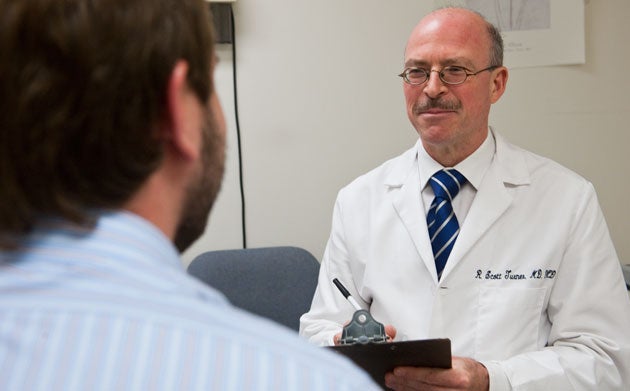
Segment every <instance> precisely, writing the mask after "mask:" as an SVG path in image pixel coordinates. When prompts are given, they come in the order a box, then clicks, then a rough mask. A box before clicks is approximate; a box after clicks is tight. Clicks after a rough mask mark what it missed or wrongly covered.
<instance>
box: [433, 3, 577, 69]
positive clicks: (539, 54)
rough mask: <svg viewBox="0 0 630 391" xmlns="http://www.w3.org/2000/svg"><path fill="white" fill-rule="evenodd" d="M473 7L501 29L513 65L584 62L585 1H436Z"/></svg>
mask: <svg viewBox="0 0 630 391" xmlns="http://www.w3.org/2000/svg"><path fill="white" fill-rule="evenodd" d="M434 3H435V5H436V7H443V6H448V5H456V6H463V7H467V8H471V9H473V10H475V11H477V12H479V13H481V14H482V15H484V16H485V17H486V19H488V21H490V22H492V23H493V24H494V25H495V26H497V27H498V28H499V30H501V34H502V35H503V41H504V46H505V48H504V49H505V55H504V63H505V65H506V66H507V67H509V68H524V67H535V66H545V65H567V64H584V62H585V49H584V0H458V1H447V0H435V1H434Z"/></svg>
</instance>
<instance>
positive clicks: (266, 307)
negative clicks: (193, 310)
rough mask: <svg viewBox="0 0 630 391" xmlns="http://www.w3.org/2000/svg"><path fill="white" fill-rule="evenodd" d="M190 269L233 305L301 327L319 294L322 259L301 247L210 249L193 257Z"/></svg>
mask: <svg viewBox="0 0 630 391" xmlns="http://www.w3.org/2000/svg"><path fill="white" fill-rule="evenodd" d="M188 273H189V274H190V275H192V276H194V277H196V278H198V279H200V280H201V281H203V282H205V283H206V284H208V285H210V286H212V287H213V288H215V289H217V290H218V291H220V292H222V293H223V294H224V295H225V296H226V297H227V299H228V300H229V301H230V302H231V303H232V304H233V305H234V306H236V307H239V308H242V309H244V310H247V311H249V312H252V313H254V314H257V315H260V316H263V317H266V318H269V319H272V320H274V321H276V322H278V323H280V324H283V325H285V326H287V327H289V328H291V329H293V330H295V331H298V330H299V325H300V316H302V314H303V313H305V312H307V311H308V310H309V308H310V306H311V301H312V299H313V294H314V293H315V287H316V286H317V276H318V273H319V262H317V260H316V259H315V257H314V256H313V255H312V254H311V253H309V252H308V251H306V250H304V249H301V248H298V247H266V248H253V249H239V250H220V251H208V252H205V253H202V254H200V255H199V256H197V257H196V258H195V259H193V261H192V262H191V263H190V265H189V266H188Z"/></svg>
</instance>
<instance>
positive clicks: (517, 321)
mask: <svg viewBox="0 0 630 391" xmlns="http://www.w3.org/2000/svg"><path fill="white" fill-rule="evenodd" d="M545 292H546V288H526V287H522V288H505V287H482V288H481V290H480V292H479V307H478V310H479V313H478V317H477V338H476V343H475V345H476V346H475V351H476V358H477V359H478V360H483V359H486V360H487V359H492V360H501V359H506V358H508V357H511V356H514V355H515V354H518V353H524V352H529V351H533V350H536V348H537V343H538V332H539V329H540V322H541V314H542V308H543V304H544V300H545Z"/></svg>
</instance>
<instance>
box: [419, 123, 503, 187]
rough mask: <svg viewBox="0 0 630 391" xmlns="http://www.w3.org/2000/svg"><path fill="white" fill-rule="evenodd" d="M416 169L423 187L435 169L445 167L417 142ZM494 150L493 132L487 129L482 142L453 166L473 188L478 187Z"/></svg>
mask: <svg viewBox="0 0 630 391" xmlns="http://www.w3.org/2000/svg"><path fill="white" fill-rule="evenodd" d="M417 145H418V170H419V173H420V188H421V189H424V188H425V187H426V186H427V184H428V183H429V179H431V176H432V175H433V174H435V172H436V171H438V170H441V169H443V168H445V167H444V166H442V165H441V164H440V163H438V162H436V161H435V160H434V159H433V158H432V157H431V156H429V154H428V153H427V151H425V149H424V147H423V146H422V143H418V144H417ZM495 150H496V141H495V139H494V134H493V132H491V131H488V135H487V136H486V139H485V140H484V142H483V143H482V144H481V145H480V146H479V148H477V149H476V150H475V152H473V153H472V154H471V155H470V156H468V157H467V158H466V159H464V160H463V161H461V162H460V163H459V164H457V165H456V166H455V167H454V168H455V169H457V171H459V172H460V173H461V174H462V175H464V176H465V177H466V179H467V180H468V183H470V184H471V185H472V186H473V187H474V188H475V189H478V188H479V185H480V184H481V180H482V179H483V176H484V175H485V173H486V171H487V170H488V167H490V163H492V159H493V157H494V154H495Z"/></svg>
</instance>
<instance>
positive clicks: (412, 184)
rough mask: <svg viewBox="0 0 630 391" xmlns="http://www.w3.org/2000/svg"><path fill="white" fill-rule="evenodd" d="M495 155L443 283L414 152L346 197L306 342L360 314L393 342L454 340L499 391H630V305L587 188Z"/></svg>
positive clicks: (499, 148)
mask: <svg viewBox="0 0 630 391" xmlns="http://www.w3.org/2000/svg"><path fill="white" fill-rule="evenodd" d="M495 139H496V153H495V156H494V158H493V161H492V163H491V165H490V167H489V169H488V171H487V172H486V174H485V176H484V178H483V181H482V183H481V185H480V186H479V188H478V190H477V194H476V196H475V199H474V201H473V203H472V205H471V207H470V210H469V212H468V215H467V217H466V219H465V221H464V223H463V224H462V226H461V231H460V234H459V237H458V239H457V242H456V243H455V246H454V248H453V251H452V252H451V255H450V257H449V260H448V262H447V264H446V268H445V269H444V272H443V274H442V278H441V280H440V281H439V282H438V280H437V277H436V271H435V264H434V261H433V255H432V252H431V245H430V242H429V237H428V234H427V227H426V220H425V213H424V208H423V206H422V204H421V199H420V191H421V189H420V185H419V180H418V167H417V164H418V160H417V156H416V155H417V152H416V151H417V148H418V146H416V147H414V148H412V149H410V150H408V151H407V152H405V153H403V154H402V155H401V156H399V157H397V158H394V159H392V160H390V161H388V162H386V163H385V164H383V165H382V166H380V167H378V168H377V169H375V170H373V171H371V172H369V173H367V174H366V175H363V176H361V177H359V178H358V179H356V180H355V181H354V182H352V183H351V184H350V185H348V186H347V187H345V188H344V189H342V190H341V191H340V192H339V195H338V198H337V201H336V204H335V208H334V213H333V223H332V232H331V235H330V239H329V241H328V244H327V247H326V250H325V253H324V257H323V260H322V265H321V271H320V276H319V284H318V288H317V291H316V292H315V296H314V298H313V303H312V307H311V310H310V311H309V312H308V313H307V314H305V315H304V316H303V317H302V319H301V327H300V333H301V334H302V335H303V336H306V337H308V338H309V339H310V340H311V341H312V342H314V343H317V344H320V345H330V344H331V343H332V337H333V335H334V334H336V333H338V332H340V331H341V328H342V325H343V324H344V322H346V321H347V320H349V319H350V318H351V317H352V314H353V312H354V309H353V307H352V306H351V305H350V304H349V303H348V302H347V301H346V300H345V299H344V297H343V296H342V295H341V294H340V292H339V291H338V290H337V289H336V288H335V286H334V285H333V284H332V283H331V281H332V279H333V278H338V279H339V280H340V281H341V282H342V283H343V284H345V286H346V287H347V288H348V290H349V291H350V293H351V294H352V295H353V296H354V297H355V299H357V301H358V302H359V303H360V304H361V305H362V306H363V307H364V308H367V309H369V310H370V312H371V313H372V315H373V316H374V318H375V319H376V320H378V321H380V322H381V323H383V324H392V325H394V326H395V327H396V328H397V330H398V334H397V336H396V340H413V339H424V338H450V339H451V343H452V352H453V354H454V355H456V356H467V357H473V358H475V359H477V360H479V361H481V362H482V363H483V364H484V365H486V367H487V368H488V371H489V374H490V382H491V390H504V389H514V390H569V389H580V390H582V389H584V390H596V389H597V390H612V389H626V390H627V389H629V388H628V387H629V385H630V301H629V300H628V294H627V292H626V288H625V284H624V281H623V277H622V272H621V266H620V263H619V261H618V258H617V255H616V252H615V249H614V247H613V244H612V241H611V239H610V235H609V232H608V228H607V226H606V222H605V221H604V217H603V214H602V211H601V209H600V207H599V204H598V201H597V197H596V195H595V191H594V189H593V186H592V185H591V183H589V182H588V181H586V180H585V179H584V178H582V177H580V176H579V175H577V174H575V173H574V172H572V171H570V170H568V169H566V168H564V167H562V166H560V165H558V164H556V163H554V162H553V161H551V160H548V159H545V158H542V157H540V156H537V155H535V154H532V153H530V152H527V151H524V150H522V149H519V148H517V147H515V146H513V145H511V144H509V143H507V142H506V141H505V140H504V139H502V138H501V137H500V136H499V135H496V134H495Z"/></svg>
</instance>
